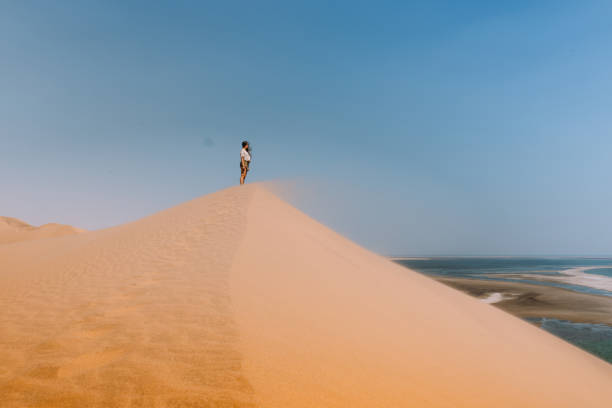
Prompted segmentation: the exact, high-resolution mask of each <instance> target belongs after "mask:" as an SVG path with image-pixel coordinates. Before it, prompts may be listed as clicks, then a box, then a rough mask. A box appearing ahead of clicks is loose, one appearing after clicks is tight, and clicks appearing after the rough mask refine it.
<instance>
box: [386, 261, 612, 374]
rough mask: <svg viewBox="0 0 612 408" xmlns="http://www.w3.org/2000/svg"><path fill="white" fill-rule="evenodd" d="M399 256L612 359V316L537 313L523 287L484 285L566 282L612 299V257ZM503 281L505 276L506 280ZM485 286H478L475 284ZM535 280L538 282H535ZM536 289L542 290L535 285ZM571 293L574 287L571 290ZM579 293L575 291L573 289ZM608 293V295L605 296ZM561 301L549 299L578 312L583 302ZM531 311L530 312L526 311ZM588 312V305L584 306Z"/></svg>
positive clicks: (545, 285) (564, 286)
mask: <svg viewBox="0 0 612 408" xmlns="http://www.w3.org/2000/svg"><path fill="white" fill-rule="evenodd" d="M393 260H394V261H395V262H397V263H399V264H401V265H403V266H406V267H408V268H410V269H413V270H415V271H417V272H420V273H423V274H426V275H429V276H431V277H433V278H435V279H437V280H439V281H441V282H443V283H446V284H451V286H454V287H456V288H457V289H460V290H463V291H465V292H467V293H470V294H472V295H474V296H477V297H479V298H481V300H483V301H484V302H487V303H496V304H497V305H498V306H499V307H500V308H502V309H505V310H507V311H509V312H510V313H513V314H516V315H518V316H520V317H523V318H525V319H526V320H527V321H529V322H531V323H533V324H536V325H537V326H538V327H540V328H542V329H544V330H546V331H548V332H550V333H552V334H554V335H556V336H558V337H561V338H563V339H564V340H566V341H568V342H570V343H573V344H574V345H576V346H578V347H580V348H582V349H584V350H587V351H589V352H591V353H593V354H595V355H597V356H599V357H600V358H602V359H604V360H606V361H609V362H612V326H611V325H610V321H609V320H608V321H604V319H601V320H602V321H597V319H595V320H593V318H592V317H591V318H590V319H589V320H590V321H588V322H586V321H573V320H576V319H556V318H552V317H551V316H547V315H545V314H543V315H541V316H533V308H531V309H529V308H530V307H532V305H531V304H530V303H528V302H525V301H522V302H518V301H515V302H514V303H513V299H517V298H518V297H519V296H520V295H521V293H520V292H519V291H517V290H514V292H513V290H506V291H502V290H500V291H490V290H489V291H485V290H483V289H482V287H487V286H489V287H494V285H495V282H498V283H499V285H500V287H507V286H508V285H510V284H511V283H512V284H513V285H514V287H518V288H521V286H520V285H521V284H526V285H524V286H525V287H526V288H534V287H536V288H537V287H540V288H541V290H542V291H546V290H551V289H547V288H561V289H563V290H564V291H563V292H564V293H568V291H571V292H574V293H579V294H581V296H582V297H583V298H584V295H591V298H592V299H593V300H594V301H607V302H608V303H609V301H608V300H607V298H610V297H612V259H611V258H506V257H504V258H502V257H500V258H477V257H457V258H455V257H440V258H437V257H435V258H394V259H393ZM487 282H488V283H489V284H488V285H487ZM502 282H505V283H504V284H502ZM477 284H478V286H481V287H480V288H479V289H478V290H476V286H477ZM533 285H536V286H533ZM533 292H534V291H533V290H530V293H529V296H530V298H529V299H530V300H531V299H537V298H538V296H539V295H540V294H539V293H533ZM536 292H537V291H536ZM568 295H571V293H568ZM574 296H575V297H577V296H576V295H574ZM602 297H605V298H602ZM568 299H569V300H567V301H565V300H562V301H560V303H559V304H558V305H549V308H548V309H549V310H551V309H554V308H555V307H557V306H558V309H562V308H563V309H574V310H575V316H579V315H580V312H581V308H582V307H583V305H582V304H580V303H573V302H572V301H571V296H568ZM534 301H537V300H534ZM526 311H529V312H530V314H527V313H526ZM584 312H585V316H586V315H587V310H586V309H585V310H584Z"/></svg>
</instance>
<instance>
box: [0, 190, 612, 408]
mask: <svg viewBox="0 0 612 408" xmlns="http://www.w3.org/2000/svg"><path fill="white" fill-rule="evenodd" d="M0 310H1V311H2V314H0V406H1V407H24V406H28V407H84V406H87V407H315V406H316V407H366V406H367V407H389V406H405V407H491V406H496V407H518V406H537V407H576V406H589V407H602V408H603V407H609V406H610V404H611V403H612V390H611V389H610V387H609V385H610V384H611V383H612V366H611V365H609V364H607V363H606V362H604V361H602V360H599V359H597V358H595V357H593V356H591V355H590V354H587V353H586V352H584V351H582V350H579V349H578V348H576V347H574V346H572V345H570V344H568V343H565V342H563V341H562V340H559V339H557V338H556V337H554V336H552V335H550V334H548V333H546V332H544V331H542V330H539V329H537V328H536V327H533V326H531V325H530V324H528V323H525V322H523V321H522V320H520V319H518V318H515V317H513V316H511V315H509V314H506V313H504V312H502V311H500V310H498V309H496V308H494V307H493V306H490V305H486V304H483V303H481V302H480V301H478V300H476V299H472V298H471V297H469V296H468V295H465V294H463V293H461V292H459V291H457V290H455V289H451V288H449V287H446V286H444V285H442V284H440V283H438V282H435V281H433V280H432V279H429V278H427V277H424V276H422V275H419V274H417V273H415V272H411V271H409V270H407V269H405V268H403V267H401V266H398V265H395V264H394V263H392V262H390V261H388V260H386V259H384V258H383V257H380V256H378V255H375V254H373V253H371V252H369V251H367V250H365V249H363V248H360V247H359V246H357V245H356V244H354V243H352V242H351V241H349V240H347V239H345V238H343V237H341V236H340V235H338V234H336V233H335V232H333V231H331V230H330V229H328V228H326V227H325V226H323V225H321V224H319V223H317V222H316V221H314V220H312V219H310V218H308V217H307V216H306V215H304V214H302V213H301V212H299V211H298V210H296V209H295V208H293V207H291V206H289V205H288V204H286V203H285V202H283V201H282V200H280V199H279V198H277V197H276V196H275V195H274V194H272V193H271V192H270V191H269V190H268V189H267V188H266V187H265V186H263V185H256V184H255V185H246V186H240V187H233V188H229V189H226V190H223V191H220V192H217V193H214V194H210V195H207V196H204V197H202V198H198V199H195V200H192V201H190V202H187V203H184V204H182V205H179V206H177V207H173V208H171V209H168V210H165V211H162V212H160V213H157V214H154V215H152V216H149V217H146V218H143V219H141V220H139V221H136V222H133V223H129V224H125V225H122V226H118V227H114V228H110V229H106V230H101V231H94V232H88V233H87V234H76V235H71V236H67V237H64V238H62V239H61V240H54V239H52V240H34V241H27V242H18V243H14V244H11V245H5V246H0Z"/></svg>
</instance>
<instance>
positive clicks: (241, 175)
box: [240, 167, 248, 184]
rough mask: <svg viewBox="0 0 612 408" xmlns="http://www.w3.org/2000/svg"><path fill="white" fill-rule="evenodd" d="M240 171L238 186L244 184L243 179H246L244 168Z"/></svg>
mask: <svg viewBox="0 0 612 408" xmlns="http://www.w3.org/2000/svg"><path fill="white" fill-rule="evenodd" d="M241 170H242V171H241V172H240V184H244V179H245V178H246V175H247V171H248V170H247V169H246V168H244V167H243V168H242V169H241Z"/></svg>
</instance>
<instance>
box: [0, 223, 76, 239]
mask: <svg viewBox="0 0 612 408" xmlns="http://www.w3.org/2000/svg"><path fill="white" fill-rule="evenodd" d="M81 232H85V230H82V229H80V228H75V227H72V226H70V225H64V224H56V223H49V224H44V225H41V226H40V227H35V226H33V225H30V224H28V223H27V222H25V221H21V220H19V219H17V218H12V217H2V216H0V244H9V243H12V242H19V241H31V240H35V239H41V238H54V237H62V236H65V235H72V234H78V233H81Z"/></svg>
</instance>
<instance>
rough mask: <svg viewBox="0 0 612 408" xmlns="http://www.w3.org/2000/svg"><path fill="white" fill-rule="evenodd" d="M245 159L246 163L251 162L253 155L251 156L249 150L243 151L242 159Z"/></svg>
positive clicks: (241, 153)
mask: <svg viewBox="0 0 612 408" xmlns="http://www.w3.org/2000/svg"><path fill="white" fill-rule="evenodd" d="M243 157H244V161H247V162H250V161H251V155H250V154H249V152H248V151H247V149H242V151H241V152H240V158H241V159H242V158H243Z"/></svg>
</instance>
